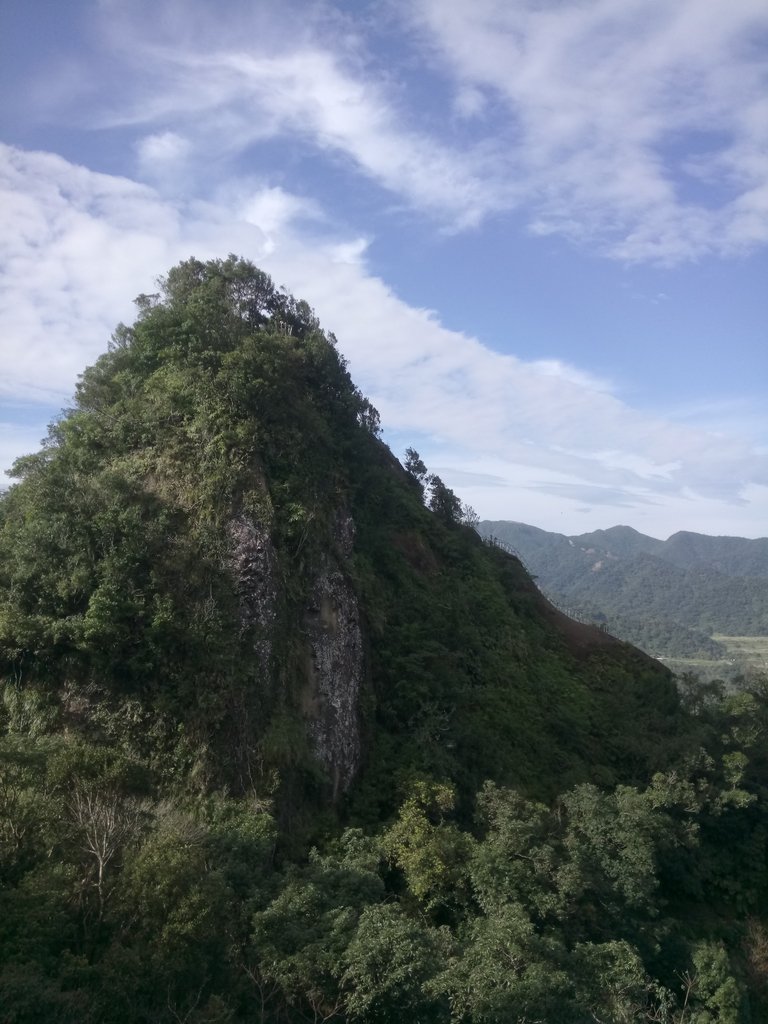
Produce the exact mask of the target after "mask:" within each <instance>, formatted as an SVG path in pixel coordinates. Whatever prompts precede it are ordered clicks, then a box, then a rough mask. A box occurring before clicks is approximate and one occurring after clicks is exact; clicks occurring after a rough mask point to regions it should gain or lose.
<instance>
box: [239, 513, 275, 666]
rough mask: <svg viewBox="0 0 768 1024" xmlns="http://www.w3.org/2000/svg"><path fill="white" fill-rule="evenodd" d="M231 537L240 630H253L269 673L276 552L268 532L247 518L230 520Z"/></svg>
mask: <svg viewBox="0 0 768 1024" xmlns="http://www.w3.org/2000/svg"><path fill="white" fill-rule="evenodd" d="M229 538H230V543H231V554H230V569H231V572H232V575H233V578H234V581H235V593H236V594H237V597H238V601H239V605H240V628H241V630H242V631H243V632H245V631H246V630H251V629H252V630H253V631H254V635H255V638H256V639H255V641H254V653H255V654H256V657H257V659H258V661H259V664H260V667H261V669H262V671H263V672H264V673H265V674H266V673H267V672H268V671H269V662H270V658H271V655H272V631H273V628H274V625H275V619H276V617H277V580H276V572H275V568H276V562H277V559H276V555H275V549H274V546H273V544H272V539H271V537H270V535H269V530H268V529H267V528H266V527H264V526H260V525H259V524H256V523H254V522H253V521H252V520H251V519H249V518H248V517H247V516H244V515H240V516H236V517H235V518H234V519H232V520H231V522H230V524H229Z"/></svg>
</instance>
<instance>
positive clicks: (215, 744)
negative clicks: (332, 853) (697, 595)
mask: <svg viewBox="0 0 768 1024" xmlns="http://www.w3.org/2000/svg"><path fill="white" fill-rule="evenodd" d="M376 430H377V417H376V414H375V410H372V409H371V407H370V405H369V404H368V403H367V401H366V400H365V399H364V398H363V397H362V395H360V393H359V392H358V391H357V389H356V388H355V387H354V385H353V384H352V382H351V381H350V379H349V375H348V374H347V371H346V369H345V366H344V362H343V360H342V359H341V358H340V356H339V355H338V353H337V351H336V349H335V347H334V344H333V340H332V339H331V338H329V337H328V336H326V335H325V334H324V333H323V332H322V331H321V330H320V328H319V325H318V324H317V322H316V320H315V319H314V317H313V316H312V313H311V311H310V310H309V308H308V307H307V306H306V305H305V304H303V303H297V302H295V301H294V300H292V299H290V298H288V297H286V296H285V295H283V294H282V293H279V292H276V291H275V290H274V288H273V287H272V284H271V282H270V281H269V279H268V278H266V276H265V275H263V274H261V273H260V272H259V271H257V270H255V269H254V268H253V267H251V266H250V265H248V264H245V263H242V262H238V261H236V260H234V259H231V260H229V261H227V262H225V263H209V264H205V265H204V264H200V263H198V262H196V261H189V262H188V263H186V264H182V265H181V266H179V267H177V268H175V269H174V270H173V271H172V272H171V273H170V274H169V276H168V278H167V280H166V281H165V282H164V286H163V296H162V298H161V299H158V298H157V297H150V298H147V297H142V298H141V299H140V316H139V319H138V321H137V323H136V324H135V325H134V326H133V327H132V328H120V329H119V331H118V332H117V334H116V336H115V341H114V342H113V345H112V348H111V351H110V352H109V353H107V354H106V355H105V356H103V357H102V358H101V359H100V360H99V361H98V363H96V365H95V366H93V367H92V368H90V369H89V370H88V371H87V372H86V373H85V374H84V375H83V378H82V381H81V383H80V385H79V388H78V396H77V405H76V407H75V408H74V409H73V410H71V411H69V412H68V413H67V414H66V415H64V416H63V417H62V419H61V420H60V421H59V422H58V423H56V424H55V425H54V426H53V428H52V431H51V437H50V441H49V443H48V445H47V447H46V448H45V449H44V450H43V451H42V452H41V453H40V454H38V455H34V456H30V457H29V458H27V459H23V460H21V461H20V463H19V464H18V466H17V468H16V472H17V474H18V475H19V477H20V478H21V482H20V483H19V484H18V485H17V486H16V487H14V488H13V489H12V490H11V491H10V493H9V494H8V496H7V497H6V498H5V499H4V501H3V503H2V511H1V512H0V515H1V516H2V520H1V525H2V531H1V533H0V565H1V566H2V568H1V569H0V587H1V588H2V595H3V597H2V604H1V605H0V660H1V664H2V670H3V672H4V674H5V676H6V678H7V679H8V680H9V683H8V685H9V686H10V687H13V683H12V682H10V681H12V680H13V679H16V678H20V679H22V680H23V693H24V701H25V702H26V704H25V706H26V705H31V704H33V703H34V706H35V707H36V708H39V709H40V710H39V711H37V712H35V713H36V714H38V715H39V716H40V718H39V721H37V722H36V725H35V728H38V729H43V730H56V729H61V728H66V729H71V730H75V731H77V732H79V733H81V734H83V735H86V736H88V737H90V738H95V739H97V740H108V741H109V742H111V743H117V744H119V745H122V746H124V747H125V748H126V749H127V750H130V751H131V752H132V753H135V754H136V755H137V756H140V757H142V758H144V759H148V760H149V763H150V764H151V765H152V766H153V769H155V770H157V771H159V772H160V773H161V774H163V775H164V776H169V774H175V776H176V777H180V776H183V777H185V778H186V779H188V780H190V779H194V780H196V783H195V784H196V785H198V786H200V787H203V788H207V787H211V786H221V785H225V786H227V787H230V788H231V789H232V790H233V791H235V792H237V791H241V792H242V791H244V790H246V789H248V788H252V787H255V788H256V789H257V791H259V792H262V793H263V794H264V795H268V794H269V793H271V792H273V790H274V787H275V786H276V785H277V786H278V788H279V793H280V801H281V805H282V806H284V807H286V808H290V809H292V811H295V810H296V808H301V807H304V806H306V805H307V804H316V803H317V800H318V795H319V794H325V796H323V797H322V798H321V802H322V801H323V800H327V799H335V800H338V799H339V798H340V797H341V795H342V794H344V793H347V792H351V791H352V790H353V789H354V787H353V782H355V780H358V782H357V790H356V791H357V793H358V795H357V797H356V800H357V806H358V807H359V808H360V810H359V813H361V814H366V815H367V814H378V813H380V810H381V807H383V806H390V805H391V801H392V800H393V798H394V796H395V793H393V788H392V787H393V783H394V787H395V791H397V788H398V786H400V784H401V782H402V783H403V784H404V780H406V779H408V778H410V777H411V776H413V774H414V773H427V774H430V775H436V776H439V777H447V778H452V779H454V780H456V781H459V782H460V783H461V784H462V789H463V791H465V792H473V791H474V790H475V789H476V788H477V786H478V785H479V784H480V783H481V782H482V781H483V780H484V779H485V778H491V777H492V778H496V779H498V780H500V781H503V782H514V783H517V784H524V785H526V786H527V787H529V788H530V789H531V791H535V792H540V793H545V792H547V791H555V790H557V789H558V788H560V787H561V786H562V785H563V783H566V784H567V783H569V782H571V781H575V780H578V779H583V778H587V777H597V776H598V775H599V774H600V773H603V775H604V777H605V778H606V779H611V778H614V777H631V778H634V777H636V773H637V772H640V773H642V772H644V771H647V770H648V769H649V768H650V767H651V766H652V764H655V763H656V762H657V758H658V756H660V755H659V751H660V750H661V749H663V746H664V745H663V743H660V742H657V738H658V737H659V736H663V735H665V734H669V732H670V730H671V729H672V727H673V725H674V722H675V721H676V717H677V714H678V712H677V705H676V699H675V695H674V689H673V687H672V684H671V682H670V681H669V679H668V678H667V677H666V676H665V674H664V672H663V670H661V669H659V668H658V667H656V666H654V664H653V663H651V662H650V661H648V660H647V659H644V658H643V656H642V655H641V654H640V653H639V652H637V651H634V650H632V649H630V648H627V647H625V646H622V645H620V644H618V643H616V642H614V641H611V640H609V639H606V637H605V636H604V635H602V634H601V633H600V632H599V631H597V630H594V631H593V632H592V635H589V633H588V632H586V633H585V632H582V634H581V635H580V637H579V639H578V642H575V643H574V639H573V636H572V635H571V633H570V632H569V627H568V624H567V622H566V623H564V622H563V620H562V619H561V618H559V617H558V616H557V615H556V614H553V613H552V612H551V611H550V610H548V609H547V607H546V606H545V605H544V604H543V603H542V599H541V597H540V595H539V594H538V592H537V591H536V589H535V588H534V587H533V586H532V585H531V583H530V580H529V578H528V576H527V574H526V573H525V571H524V570H523V569H522V567H521V566H520V565H519V564H518V563H517V562H516V561H515V560H514V559H511V558H509V557H508V556H506V555H504V554H503V553H500V552H498V551H493V550H489V549H488V548H487V547H486V546H484V545H483V544H482V543H481V542H480V540H479V539H478V537H477V535H476V534H475V533H474V532H473V531H472V530H469V529H467V528H464V527H462V526H461V525H460V523H458V522H456V521H454V520H453V519H452V518H451V514H450V503H449V505H448V509H449V511H448V513H445V512H444V514H443V515H442V517H441V516H440V515H437V514H435V513H433V512H430V511H429V510H428V509H426V508H425V507H424V504H423V501H422V494H421V486H420V484H419V483H418V481H417V480H415V479H414V478H413V477H411V476H410V475H409V474H408V473H406V472H405V471H404V470H403V469H402V467H401V466H400V465H399V463H398V462H397V461H396V460H395V459H394V458H393V457H392V455H391V454H390V452H389V451H388V450H387V449H386V448H385V447H384V446H383V445H382V443H381V442H380V441H379V440H378V438H377V437H376ZM129 709H130V711H129ZM25 713H26V712H25ZM622 723H624V724H622ZM619 734H620V735H626V736H631V737H636V742H635V740H634V739H633V740H632V741H631V742H630V744H629V747H631V748H632V749H626V748H625V747H623V746H622V745H621V744H619V743H617V742H615V741H614V739H613V738H612V737H614V736H615V735H619ZM651 735H653V737H654V740H653V742H652V743H650V742H648V743H647V746H644V744H646V742H647V738H648V737H650V736H651ZM622 743H623V740H622ZM398 780H400V781H398Z"/></svg>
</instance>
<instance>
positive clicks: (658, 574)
mask: <svg viewBox="0 0 768 1024" xmlns="http://www.w3.org/2000/svg"><path fill="white" fill-rule="evenodd" d="M479 528H480V532H481V533H483V534H485V535H491V534H492V535H494V536H498V537H499V538H500V539H501V540H503V541H505V542H506V543H508V544H510V545H511V546H512V547H513V548H514V549H515V550H517V551H518V552H519V553H520V556H521V558H522V559H523V561H524V562H525V564H526V566H527V567H528V568H529V570H530V571H531V572H532V573H533V574H534V575H535V576H536V578H537V580H538V581H539V584H540V586H541V587H542V588H543V589H544V590H546V591H547V593H550V594H552V595H553V597H555V598H556V599H557V600H558V601H560V602H564V603H567V604H569V605H571V606H573V607H574V608H577V609H578V610H579V611H580V612H581V613H583V614H584V615H588V616H591V617H593V618H595V619H596V620H597V621H603V622H606V621H607V622H609V623H610V627H611V629H612V631H613V632H615V634H616V635H617V636H620V637H622V638H624V639H627V640H630V641H631V642H633V643H636V644H638V645H639V646H641V647H642V648H643V649H644V650H647V651H649V652H651V653H663V654H667V655H672V656H683V657H684V656H687V655H695V654H702V655H704V656H711V657H718V656H719V657H722V656H724V654H725V649H724V648H723V647H722V645H720V644H718V643H717V642H716V641H714V640H713V639H712V635H713V634H715V635H717V634H728V635H734V636H744V635H748V636H766V635H768V539H766V538H761V539H757V540H748V539H746V538H744V537H708V536H705V535H703V534H697V533H688V532H680V533H676V534H673V536H671V537H669V538H668V539H667V540H665V541H661V540H656V538H654V537H647V536H645V535H644V534H642V533H638V532H637V531H636V530H633V529H631V528H630V527H627V526H617V527H613V528H612V529H609V530H596V531H594V532H593V533H587V534H581V535H574V536H572V537H566V536H564V535H562V534H559V533H550V532H548V531H546V530H540V529H538V528H537V527H534V526H528V525H526V524H524V523H515V522H506V521H503V520H502V521H495V522H490V521H488V522H483V523H481V524H480V527H479Z"/></svg>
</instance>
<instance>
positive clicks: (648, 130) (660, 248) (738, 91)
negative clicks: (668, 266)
mask: <svg viewBox="0 0 768 1024" xmlns="http://www.w3.org/2000/svg"><path fill="white" fill-rule="evenodd" d="M403 9H404V11H406V12H407V16H408V17H409V18H411V20H412V22H413V23H415V24H416V25H417V26H418V28H419V30H420V31H421V32H422V38H423V40H424V43H425V45H429V46H431V48H432V52H433V54H435V55H439V59H440V60H441V61H442V62H443V63H444V65H445V66H446V67H447V69H448V71H449V72H450V73H451V75H452V76H453V77H454V80H455V81H456V82H457V83H458V84H457V88H458V90H459V95H461V94H462V93H463V92H464V91H465V90H466V89H467V88H473V89H482V90H484V91H485V93H486V95H492V96H493V97H494V99H496V100H497V101H498V103H499V104H501V105H503V107H504V108H505V110H506V123H505V131H504V136H505V141H506V145H507V158H508V161H509V166H510V168H511V169H514V170H516V171H517V173H518V174H519V175H520V177H521V179H522V180H524V181H525V182H526V184H527V192H528V201H529V203H530V206H531V208H532V209H533V211H534V212H533V216H532V229H533V230H534V231H536V232H539V233H554V232H557V233H561V234H566V235H569V236H572V237H574V238H577V239H587V240H589V241H593V242H596V243H597V244H599V246H600V247H601V249H602V251H603V252H605V253H607V254H608V255H611V256H614V257H617V258H620V259H624V260H630V261H641V260H650V261H657V262H666V263H674V262H678V261H680V260H685V259H692V258H696V257H698V256H701V255H703V254H704V253H707V252H719V253H733V252H737V251H741V250H743V249H745V248H748V247H750V246H753V245H755V244H763V243H765V242H766V241H768V105H767V104H766V100H765V95H766V86H767V85H768V76H767V66H766V62H765V51H764V49H763V50H762V51H761V48H760V47H759V46H758V45H756V43H755V40H756V39H759V38H761V37H762V38H763V39H765V33H766V30H768V7H766V5H765V4H764V3H763V2H762V0H734V2H732V3H727V4H720V3H701V2H699V0H680V2H677V3H674V4H670V3H668V2H666V0H623V2H622V3H615V2H613V0H586V2H583V3H579V4H561V3H547V2H545V3H540V2H538V0H536V2H534V0H520V2H516V3H508V2H506V0H477V2H476V3H473V4H472V5H471V6H470V5H467V4H466V3H464V2H463V0H419V2H418V3H416V4H407V5H404V7H403ZM496 127H497V128H498V125H497V126H496ZM695 168H698V170H695ZM696 174H698V177H699V184H701V183H702V182H703V181H706V183H707V185H708V187H709V195H708V196H707V201H704V200H702V199H701V198H699V199H698V200H694V199H693V198H691V196H692V195H693V193H692V192H691V190H690V188H689V187H688V185H689V181H690V179H691V178H692V177H693V176H694V175H696Z"/></svg>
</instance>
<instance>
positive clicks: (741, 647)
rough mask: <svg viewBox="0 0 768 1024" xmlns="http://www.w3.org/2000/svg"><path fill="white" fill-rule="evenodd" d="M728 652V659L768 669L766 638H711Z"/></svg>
mask: <svg viewBox="0 0 768 1024" xmlns="http://www.w3.org/2000/svg"><path fill="white" fill-rule="evenodd" d="M712 639H713V640H716V641H717V642H718V643H720V644H722V645H723V646H724V647H725V648H726V649H727V651H728V654H729V655H730V658H732V659H733V660H735V661H740V662H745V663H747V664H749V665H753V666H755V667H757V668H760V669H768V636H720V635H716V636H713V637H712Z"/></svg>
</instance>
